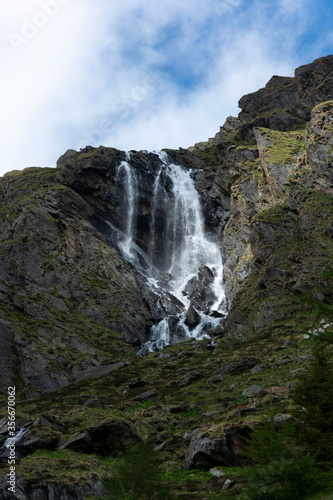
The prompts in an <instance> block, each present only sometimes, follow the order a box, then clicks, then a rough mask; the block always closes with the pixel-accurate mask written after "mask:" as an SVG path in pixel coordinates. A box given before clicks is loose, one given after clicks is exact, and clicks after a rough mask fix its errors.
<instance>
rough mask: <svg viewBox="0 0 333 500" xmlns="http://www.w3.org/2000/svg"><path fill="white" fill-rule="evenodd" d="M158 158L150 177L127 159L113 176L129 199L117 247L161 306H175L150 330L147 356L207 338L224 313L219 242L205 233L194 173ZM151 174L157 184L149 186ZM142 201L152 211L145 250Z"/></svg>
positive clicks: (162, 156) (118, 233)
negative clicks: (185, 341) (140, 229)
mask: <svg viewBox="0 0 333 500" xmlns="http://www.w3.org/2000/svg"><path fill="white" fill-rule="evenodd" d="M158 157H159V160H160V164H159V166H158V168H156V166H155V167H154V169H153V170H152V169H151V167H150V166H149V165H148V164H147V172H141V173H140V172H139V171H138V170H135V169H134V167H132V166H131V159H130V156H128V157H127V161H122V162H121V163H120V165H119V166H118V169H117V175H116V177H115V182H116V183H118V184H119V187H122V189H123V191H125V192H126V195H127V196H126V197H124V198H126V199H124V200H122V207H121V209H122V213H123V214H124V215H125V217H124V219H123V220H122V227H121V228H118V229H117V230H116V231H117V235H118V236H117V245H118V248H119V250H120V252H121V253H122V255H123V257H124V258H126V259H127V260H129V261H130V262H131V263H132V264H133V265H134V266H135V267H136V269H137V270H138V271H139V272H140V273H141V274H142V275H143V276H144V277H145V278H146V282H147V285H148V286H149V287H150V288H151V290H152V291H153V292H154V293H155V294H156V296H157V297H159V299H158V301H159V302H161V303H163V304H166V303H171V304H172V303H173V306H172V307H171V308H170V309H172V310H170V312H169V313H166V315H165V317H163V318H160V320H159V321H157V323H156V325H154V326H153V327H152V328H151V339H150V341H149V342H147V343H146V345H145V348H144V349H145V351H146V352H147V351H150V350H153V349H161V348H163V347H164V346H165V345H168V344H170V343H174V342H177V341H180V340H182V339H184V338H196V339H201V338H205V337H207V338H208V337H209V330H212V329H214V328H216V327H217V326H219V325H220V323H221V318H222V317H224V316H225V314H226V310H225V294H224V287H223V283H222V281H223V266H222V258H221V251H220V247H219V245H218V243H217V241H216V237H215V238H214V236H213V235H209V234H207V232H206V230H205V221H204V218H203V214H202V209H201V204H200V199H199V195H198V192H197V191H196V189H195V185H194V179H193V177H194V172H192V171H190V170H186V169H184V168H183V167H181V166H179V165H175V164H173V163H171V162H170V161H169V159H168V156H167V154H166V153H164V152H162V153H158ZM149 169H150V170H149ZM148 174H149V176H150V177H149V179H151V178H153V182H151V184H150V186H148V187H147V179H146V177H147V175H148ZM143 186H145V187H143ZM144 189H145V191H144ZM148 191H149V193H148ZM147 193H148V194H147ZM143 199H145V200H146V201H145V213H146V212H147V205H149V207H150V209H149V210H150V212H149V222H148V223H147V224H148V228H149V229H148V231H149V235H147V236H149V240H148V243H147V244H146V245H145V246H144V245H143V244H141V245H140V243H137V241H139V238H138V224H139V222H138V221H139V218H140V214H141V216H142V210H143V209H142V207H141V206H140V203H141V201H140V200H143ZM147 200H148V201H147ZM145 216H146V217H147V215H145ZM113 229H115V228H113ZM175 309H177V311H176V312H175Z"/></svg>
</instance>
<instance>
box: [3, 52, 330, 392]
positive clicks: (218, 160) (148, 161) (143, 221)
mask: <svg viewBox="0 0 333 500" xmlns="http://www.w3.org/2000/svg"><path fill="white" fill-rule="evenodd" d="M332 68H333V56H328V57H326V58H322V59H319V60H317V61H315V62H314V63H312V64H310V65H306V66H302V67H301V68H298V69H297V70H296V71H295V75H296V76H295V78H289V77H288V78H287V77H276V76H275V77H273V78H272V79H271V80H270V81H269V82H268V84H267V85H266V87H265V88H264V89H261V90H259V91H258V92H255V93H253V94H249V95H248V96H244V97H243V98H242V99H241V100H240V106H241V108H242V111H241V112H240V114H239V117H238V118H233V117H229V118H228V119H227V121H226V123H225V124H224V126H223V127H221V130H220V132H219V133H218V134H216V136H215V137H214V138H213V139H211V140H209V141H208V142H207V143H200V144H198V145H196V146H195V147H193V148H190V150H184V149H180V150H179V151H173V150H165V151H166V152H167V154H168V155H169V158H170V159H171V161H173V162H175V163H177V164H179V165H182V166H183V167H184V168H191V169H193V170H194V171H195V174H194V175H195V185H196V189H197V191H198V192H199V194H200V198H201V202H202V206H203V213H204V216H205V225H206V227H207V229H208V230H210V231H213V232H214V233H215V234H217V235H219V237H220V241H221V245H222V251H223V256H224V279H225V286H226V292H227V299H228V304H229V308H230V313H229V316H228V319H227V321H226V331H227V332H228V334H229V335H231V336H240V337H247V336H249V335H252V334H253V333H255V334H257V333H265V332H268V331H269V330H270V329H271V328H272V325H273V326H274V325H275V326H276V325H278V323H279V321H280V320H281V318H284V317H286V315H290V317H292V316H293V315H294V316H295V314H296V313H297V314H301V312H302V311H303V312H304V314H305V315H306V314H307V313H306V307H304V306H301V305H300V301H299V296H300V295H301V294H310V295H312V296H314V297H316V298H317V299H318V300H323V301H329V300H331V291H330V288H329V282H328V279H327V278H325V277H323V276H324V271H325V268H326V267H327V266H328V265H329V262H330V256H331V254H332V252H331V250H332V246H331V231H332V203H331V201H332V198H331V196H332V189H333V188H332V184H333V181H332V165H331V164H332V102H331V101H325V102H321V101H322V99H330V98H332V97H333V92H332V85H331V80H332ZM318 103H320V104H318ZM314 105H316V107H315V108H314V109H313V111H312V115H311V120H310V122H309V123H308V124H307V123H306V121H307V120H308V119H310V113H311V110H312V108H313V106H314ZM306 125H307V128H306ZM125 161H129V162H130V165H131V168H132V169H133V171H135V173H136V174H135V175H136V182H137V183H138V184H139V185H140V190H139V199H138V200H137V207H138V209H137V213H136V219H137V225H136V227H137V229H136V231H135V234H133V241H134V243H135V245H137V246H138V248H140V249H141V250H143V251H144V252H146V251H147V249H148V248H149V247H150V246H151V245H153V246H154V248H155V249H156V263H157V264H158V265H160V266H162V265H163V262H162V261H163V258H162V254H161V253H159V249H160V248H162V247H163V244H164V243H165V242H164V241H163V230H162V229H163V228H164V227H165V226H166V225H167V215H166V213H165V211H162V210H159V209H157V210H156V213H154V218H155V222H156V228H157V230H156V232H155V233H154V238H152V235H151V227H150V225H151V218H152V210H153V207H152V197H153V195H154V182H155V180H156V176H157V172H159V169H160V166H161V159H160V157H159V156H158V155H157V154H153V153H147V152H142V151H141V152H131V155H130V158H129V156H128V155H127V154H126V153H124V152H122V151H118V150H115V149H112V148H104V147H100V148H97V149H95V148H91V147H87V148H85V149H84V150H81V151H80V152H76V151H74V150H69V151H67V152H66V153H65V154H64V155H63V156H62V157H61V158H60V159H59V161H58V166H57V169H55V170H52V169H37V168H32V169H27V170H25V171H23V172H13V173H10V174H7V175H5V176H4V177H3V178H2V179H1V186H0V201H1V220H0V225H1V226H0V229H1V235H2V241H1V244H0V257H1V258H0V265H1V283H0V296H1V301H2V302H1V308H0V338H1V342H2V345H3V349H2V352H1V354H0V356H1V359H3V360H5V362H4V363H2V366H3V368H2V370H1V386H2V388H6V387H8V384H9V383H13V382H15V381H17V382H20V384H21V383H22V382H23V385H24V386H25V395H27V396H35V395H38V394H41V393H47V392H51V391H54V390H57V389H61V388H62V387H64V386H66V385H68V384H70V383H72V382H74V381H76V380H79V379H80V377H81V375H82V374H83V373H85V372H87V371H89V370H93V369H94V367H98V366H100V365H112V364H114V363H115V362H117V361H119V360H120V359H122V358H124V357H128V356H131V355H132V354H133V349H132V347H131V346H130V345H129V344H126V343H124V342H123V341H124V340H127V342H129V343H133V345H136V346H137V345H139V344H140V342H142V341H144V340H146V339H147V336H148V332H149V328H150V326H151V325H152V324H153V323H154V322H156V321H159V320H160V319H161V318H162V317H164V316H166V315H170V321H172V318H173V317H174V316H176V315H177V314H178V313H179V307H180V305H179V301H177V299H175V298H174V297H172V296H171V295H170V296H168V294H167V293H166V294H165V297H164V299H163V301H161V300H158V297H157V296H156V294H155V293H154V292H153V291H152V290H150V289H149V288H147V286H146V284H145V280H144V279H142V277H141V276H140V275H139V274H138V273H137V272H136V271H135V270H134V268H133V267H132V266H131V264H129V263H128V262H126V261H125V260H124V258H123V257H122V255H121V252H120V251H119V245H118V243H119V235H122V236H123V235H124V231H125V230H126V220H127V218H128V206H129V205H128V203H129V202H128V199H129V191H128V185H127V184H126V183H128V175H129V174H128V172H126V168H125V167H123V168H122V167H121V165H122V164H123V163H124V162H125ZM164 189H165V191H166V192H168V190H170V186H168V182H167V181H166V183H165V185H164ZM167 279H168V277H167V276H165V281H166V282H167ZM209 280H210V276H209V272H208V273H207V272H203V273H201V275H200V273H199V275H198V277H197V278H194V279H193V282H191V283H190V284H189V289H188V290H187V293H188V295H189V297H190V299H191V301H192V308H193V309H194V310H195V308H196V307H197V306H200V307H203V306H204V305H206V304H209V303H210V302H211V297H210V296H209V295H207V293H206V291H207V290H206V288H207V284H208V283H209V282H210V281H209ZM259 300H260V304H261V307H260V308H258V305H257V304H258V301H259ZM191 311H192V310H191ZM192 312H193V311H192ZM194 316H195V315H194V314H192V320H193V318H194ZM192 320H191V321H192ZM194 323H195V318H194Z"/></svg>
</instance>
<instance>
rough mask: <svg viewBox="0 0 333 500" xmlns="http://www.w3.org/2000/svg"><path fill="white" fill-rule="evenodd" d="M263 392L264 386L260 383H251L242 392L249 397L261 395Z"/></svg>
mask: <svg viewBox="0 0 333 500" xmlns="http://www.w3.org/2000/svg"><path fill="white" fill-rule="evenodd" d="M261 393H262V387H261V386H260V385H251V387H248V388H247V389H245V390H244V391H243V392H242V395H243V396H246V397H247V398H253V397H254V396H259V395H260V394H261Z"/></svg>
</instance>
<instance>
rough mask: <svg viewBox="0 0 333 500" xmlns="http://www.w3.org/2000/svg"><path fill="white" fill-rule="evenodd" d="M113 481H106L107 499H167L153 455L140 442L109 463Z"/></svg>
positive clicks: (169, 497) (154, 455)
mask: <svg viewBox="0 0 333 500" xmlns="http://www.w3.org/2000/svg"><path fill="white" fill-rule="evenodd" d="M111 463H112V478H111V479H109V480H107V481H106V482H105V488H104V489H105V496H104V497H103V498H106V499H107V500H169V499H171V496H170V494H169V492H168V491H167V489H166V487H165V486H164V484H163V482H162V475H161V471H160V469H159V465H158V459H157V454H156V452H155V451H154V450H153V449H152V448H151V447H150V446H149V445H147V444H145V443H139V444H137V445H135V446H134V447H132V448H131V449H130V450H129V451H128V452H127V453H126V454H125V455H124V456H123V457H121V458H120V459H114V460H113V461H112V462H111Z"/></svg>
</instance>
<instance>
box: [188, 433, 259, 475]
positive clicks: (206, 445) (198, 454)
mask: <svg viewBox="0 0 333 500" xmlns="http://www.w3.org/2000/svg"><path fill="white" fill-rule="evenodd" d="M249 434H250V429H249V428H248V427H233V428H229V429H228V428H226V429H224V430H223V431H219V432H218V435H217V436H216V437H210V435H209V433H208V432H207V431H206V432H205V430H203V429H197V430H196V431H194V433H193V435H192V438H191V443H190V446H189V450H188V455H187V460H186V465H187V467H188V468H189V469H191V468H202V469H206V470H209V469H211V468H212V467H215V466H217V465H226V466H237V465H240V464H241V463H242V461H243V457H242V455H241V451H244V450H245V442H246V438H247V437H248V436H249Z"/></svg>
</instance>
